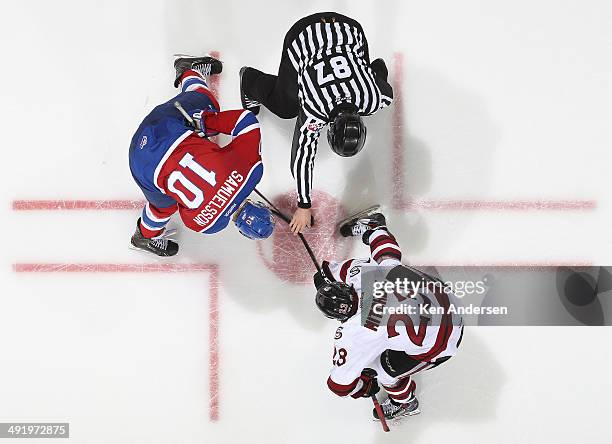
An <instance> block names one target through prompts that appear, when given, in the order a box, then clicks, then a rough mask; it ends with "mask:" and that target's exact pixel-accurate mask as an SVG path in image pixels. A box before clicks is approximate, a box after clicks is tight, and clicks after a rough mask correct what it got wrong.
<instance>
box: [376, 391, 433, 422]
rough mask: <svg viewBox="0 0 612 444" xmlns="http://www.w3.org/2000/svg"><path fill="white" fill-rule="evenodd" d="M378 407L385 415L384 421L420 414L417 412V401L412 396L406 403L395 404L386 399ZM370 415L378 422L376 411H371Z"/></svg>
mask: <svg viewBox="0 0 612 444" xmlns="http://www.w3.org/2000/svg"><path fill="white" fill-rule="evenodd" d="M380 407H381V408H382V411H383V414H384V415H385V419H395V418H399V417H401V416H414V415H418V414H419V413H421V411H420V410H419V400H418V399H417V397H416V396H414V395H412V397H411V398H410V399H409V400H408V402H405V403H399V402H395V401H393V400H391V399H389V398H387V399H385V401H384V402H383V403H381V404H380ZM372 414H373V415H374V419H375V420H376V421H379V418H378V413H377V412H376V409H374V410H372Z"/></svg>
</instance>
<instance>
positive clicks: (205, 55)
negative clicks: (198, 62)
mask: <svg viewBox="0 0 612 444" xmlns="http://www.w3.org/2000/svg"><path fill="white" fill-rule="evenodd" d="M172 57H175V58H177V59H199V58H202V57H210V58H211V59H215V58H214V57H213V56H211V55H210V54H208V53H206V54H204V55H192V54H172ZM215 60H217V59H215Z"/></svg>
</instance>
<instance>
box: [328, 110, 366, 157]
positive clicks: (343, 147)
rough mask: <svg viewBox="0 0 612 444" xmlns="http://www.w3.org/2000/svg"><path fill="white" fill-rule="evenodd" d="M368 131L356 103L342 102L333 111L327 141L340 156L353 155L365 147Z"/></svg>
mask: <svg viewBox="0 0 612 444" xmlns="http://www.w3.org/2000/svg"><path fill="white" fill-rule="evenodd" d="M366 132H367V130H366V126H365V125H364V123H363V119H362V118H361V116H360V115H359V113H358V112H357V108H356V107H355V105H350V104H342V105H340V106H338V107H337V108H336V109H335V110H334V112H333V113H332V118H331V120H330V122H329V128H328V129H327V141H328V142H329V146H330V147H331V149H332V150H333V152H334V153H336V154H337V155H338V156H342V157H351V156H354V155H355V154H357V153H358V152H359V151H361V149H362V148H363V145H364V144H365V140H366Z"/></svg>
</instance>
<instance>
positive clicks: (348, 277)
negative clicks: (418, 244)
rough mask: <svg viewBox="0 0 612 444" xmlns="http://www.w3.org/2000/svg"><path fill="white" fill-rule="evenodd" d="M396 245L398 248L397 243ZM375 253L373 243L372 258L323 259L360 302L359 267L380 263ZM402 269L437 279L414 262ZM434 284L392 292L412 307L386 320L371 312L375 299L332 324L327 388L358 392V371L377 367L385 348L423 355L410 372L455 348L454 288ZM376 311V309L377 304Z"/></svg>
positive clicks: (457, 326) (392, 262)
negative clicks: (451, 309)
mask: <svg viewBox="0 0 612 444" xmlns="http://www.w3.org/2000/svg"><path fill="white" fill-rule="evenodd" d="M394 240H395V239H394V238H393V241H394ZM381 248H382V247H381ZM387 248H388V244H387ZM397 249H398V250H399V246H397ZM374 257H376V254H375V250H374V248H372V258H368V259H349V260H347V261H344V262H339V263H338V262H325V263H324V264H323V265H324V270H325V272H326V273H327V274H328V275H331V276H333V278H334V279H335V280H337V281H341V282H345V283H346V284H348V285H352V286H353V287H354V289H355V290H356V292H357V294H358V295H359V297H360V302H361V299H362V298H361V297H362V289H361V278H362V267H363V266H365V265H367V266H379V264H378V263H377V262H376V261H375V260H374V259H373V258H374ZM381 265H385V266H392V265H401V262H400V261H399V260H396V259H387V260H385V261H383V263H381ZM405 270H406V272H407V274H409V275H412V276H413V277H414V278H417V277H418V278H419V279H424V280H427V281H432V280H433V281H435V279H434V278H431V277H430V276H428V275H426V274H424V273H422V272H420V271H419V270H416V269H414V268H410V267H405ZM436 288H438V289H439V288H440V286H438V287H435V288H433V289H432V290H433V291H430V289H429V288H424V289H422V290H423V291H421V290H419V292H418V293H416V294H412V295H410V296H411V297H406V296H402V295H400V294H397V293H396V294H395V295H392V296H390V297H396V298H399V301H400V302H401V304H402V305H403V306H405V307H408V306H411V307H414V309H413V311H414V313H413V314H406V313H404V314H390V315H389V316H388V319H386V322H385V323H383V324H380V320H381V316H379V315H378V314H377V313H376V312H375V310H374V306H375V305H377V304H376V303H374V304H372V307H369V306H368V307H360V308H359V310H358V312H357V313H356V314H355V315H354V316H353V317H351V318H350V319H349V320H348V321H346V322H344V323H342V325H341V326H340V327H339V328H338V329H337V330H336V335H335V343H334V357H333V368H332V370H331V372H330V376H329V379H328V381H327V384H328V386H329V388H330V389H331V390H332V391H333V392H334V393H336V394H338V395H340V396H347V395H351V394H353V393H355V392H357V391H358V390H359V388H360V385H361V384H360V383H359V381H360V380H359V377H360V375H361V372H362V370H363V369H364V368H367V367H370V368H375V367H377V366H376V365H374V363H375V362H376V360H379V359H380V356H381V354H382V353H383V352H384V351H385V350H388V349H389V350H396V351H403V352H405V353H406V354H407V355H409V356H410V358H412V359H414V360H417V361H422V364H419V365H418V366H417V367H415V368H414V370H413V371H411V372H410V373H416V372H417V371H420V370H423V369H425V368H427V367H431V366H432V365H433V364H434V363H435V362H436V360H438V359H440V358H444V357H450V356H453V355H454V354H455V353H457V347H458V345H459V342H460V341H461V336H462V332H463V322H462V319H461V316H460V315H458V314H454V313H450V314H448V313H446V310H445V308H448V307H449V305H450V304H453V305H455V306H457V305H460V303H459V301H458V299H457V298H456V297H455V296H454V295H453V294H452V293H447V292H445V291H438V290H436ZM381 301H382V300H381ZM382 302H384V301H382ZM395 302H397V301H395ZM360 305H361V304H360ZM394 305H397V304H394ZM438 307H442V308H441V309H440V308H438ZM363 309H366V310H368V313H367V314H366V315H367V317H362V310H363ZM378 311H379V312H380V308H378ZM442 312H444V313H445V314H442ZM364 318H365V319H366V320H365V323H364V322H363V320H364ZM362 323H363V325H362ZM364 325H365V326H364Z"/></svg>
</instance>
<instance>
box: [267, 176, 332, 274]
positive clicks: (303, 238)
mask: <svg viewBox="0 0 612 444" xmlns="http://www.w3.org/2000/svg"><path fill="white" fill-rule="evenodd" d="M255 192H256V193H257V195H258V196H259V197H261V198H262V199H263V200H265V201H266V203H267V204H268V205H270V207H271V208H272V209H271V211H272V213H274V214H276V215H277V216H278V217H280V218H281V219H282V220H283V221H285V222H286V223H287V224H290V223H291V219H289V218H288V217H287V216H285V215H284V214H283V213H281V211H280V210H279V209H278V208H276V206H275V205H274V204H273V203H272V202H270V201H269V200H268V199H267V198H266V196H264V195H263V194H261V193H260V192H259V190H258V189H257V188H255ZM298 236H299V237H300V239H301V240H302V243H303V244H304V247H305V248H306V251H307V252H308V255H309V256H310V259H311V260H312V263H313V264H314V266H315V267H316V269H317V271H318V272H319V273H321V275H322V276H324V274H323V272H322V271H321V266H320V265H319V261H318V260H317V257H316V256H315V254H314V252H313V251H312V248H310V245H308V241H307V240H306V238H305V237H304V235H303V234H302V233H298Z"/></svg>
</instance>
